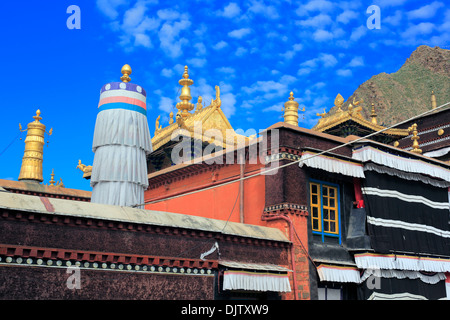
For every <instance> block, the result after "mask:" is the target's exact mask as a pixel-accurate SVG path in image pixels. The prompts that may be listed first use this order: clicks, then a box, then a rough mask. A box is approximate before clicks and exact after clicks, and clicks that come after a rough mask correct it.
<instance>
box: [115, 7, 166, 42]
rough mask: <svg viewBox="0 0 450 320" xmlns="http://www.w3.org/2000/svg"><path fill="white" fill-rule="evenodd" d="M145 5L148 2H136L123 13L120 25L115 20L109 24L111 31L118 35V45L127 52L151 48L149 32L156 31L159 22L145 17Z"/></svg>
mask: <svg viewBox="0 0 450 320" xmlns="http://www.w3.org/2000/svg"><path fill="white" fill-rule="evenodd" d="M147 4H148V2H144V1H137V2H136V4H135V5H134V6H133V7H132V8H130V9H128V10H126V11H125V12H124V15H123V22H122V23H120V22H119V21H118V20H115V21H113V22H111V24H110V27H111V28H112V30H113V31H116V32H119V33H120V35H119V39H120V41H119V44H120V45H121V46H123V47H125V49H126V50H127V51H131V50H133V47H137V46H143V47H146V48H152V47H153V44H152V41H151V39H150V35H149V32H150V31H153V30H156V29H157V28H158V26H159V24H160V21H159V20H158V19H153V18H149V17H147V16H146V11H147ZM133 40H134V42H132V41H133Z"/></svg>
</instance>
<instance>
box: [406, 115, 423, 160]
mask: <svg viewBox="0 0 450 320" xmlns="http://www.w3.org/2000/svg"><path fill="white" fill-rule="evenodd" d="M408 131H409V132H412V137H411V140H412V141H413V145H412V150H411V152H414V153H418V154H421V153H422V150H421V149H419V142H418V141H417V140H419V139H420V137H419V136H418V135H417V133H418V131H417V123H414V124H413V125H412V126H411V127H409V128H408Z"/></svg>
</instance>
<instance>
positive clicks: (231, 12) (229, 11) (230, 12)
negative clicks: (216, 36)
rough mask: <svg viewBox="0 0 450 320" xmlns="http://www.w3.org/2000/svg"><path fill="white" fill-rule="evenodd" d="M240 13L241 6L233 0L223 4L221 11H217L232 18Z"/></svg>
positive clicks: (220, 14)
mask: <svg viewBox="0 0 450 320" xmlns="http://www.w3.org/2000/svg"><path fill="white" fill-rule="evenodd" d="M240 13H241V8H240V7H239V6H238V5H237V4H236V3H235V2H231V3H229V4H228V5H227V6H225V8H223V11H219V12H218V13H217V14H218V15H219V16H222V17H225V18H234V17H237V16H238V15H239V14H240Z"/></svg>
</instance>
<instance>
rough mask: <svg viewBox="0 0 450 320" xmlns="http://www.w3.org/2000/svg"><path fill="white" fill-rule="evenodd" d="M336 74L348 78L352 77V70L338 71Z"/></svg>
mask: <svg viewBox="0 0 450 320" xmlns="http://www.w3.org/2000/svg"><path fill="white" fill-rule="evenodd" d="M336 74H337V75H338V76H341V77H350V76H351V75H352V70H350V69H339V70H337V71H336Z"/></svg>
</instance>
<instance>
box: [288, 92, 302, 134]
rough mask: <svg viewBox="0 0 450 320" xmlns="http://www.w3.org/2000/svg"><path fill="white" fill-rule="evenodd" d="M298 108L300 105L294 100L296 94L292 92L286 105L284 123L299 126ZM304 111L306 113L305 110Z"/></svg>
mask: <svg viewBox="0 0 450 320" xmlns="http://www.w3.org/2000/svg"><path fill="white" fill-rule="evenodd" d="M298 106H299V103H298V102H297V101H295V100H294V92H292V91H291V93H290V94H289V100H288V101H286V102H285V104H284V115H283V117H284V122H286V123H289V124H292V125H294V126H298V111H299V109H298ZM302 111H305V108H303V110H302Z"/></svg>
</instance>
